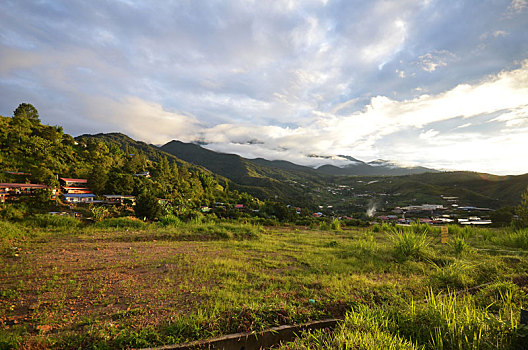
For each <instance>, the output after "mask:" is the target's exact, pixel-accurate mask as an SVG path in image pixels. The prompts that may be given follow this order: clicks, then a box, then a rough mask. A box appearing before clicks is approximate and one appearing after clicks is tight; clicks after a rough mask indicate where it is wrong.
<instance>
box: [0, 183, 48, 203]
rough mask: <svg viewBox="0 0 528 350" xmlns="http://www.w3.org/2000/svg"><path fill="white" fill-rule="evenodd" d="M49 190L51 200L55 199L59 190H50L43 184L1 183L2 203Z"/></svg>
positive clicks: (0, 197)
mask: <svg viewBox="0 0 528 350" xmlns="http://www.w3.org/2000/svg"><path fill="white" fill-rule="evenodd" d="M42 189H48V190H50V191H51V198H50V199H55V195H56V192H57V189H55V188H50V187H48V186H46V185H42V184H23V183H0V203H5V202H6V201H15V200H18V199H19V198H20V197H24V196H32V195H34V194H35V193H36V192H37V191H38V190H42Z"/></svg>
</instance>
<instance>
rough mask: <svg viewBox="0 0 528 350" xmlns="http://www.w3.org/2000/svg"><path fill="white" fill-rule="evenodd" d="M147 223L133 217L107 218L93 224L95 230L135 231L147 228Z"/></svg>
mask: <svg viewBox="0 0 528 350" xmlns="http://www.w3.org/2000/svg"><path fill="white" fill-rule="evenodd" d="M148 225H149V224H148V223H146V222H143V221H141V220H138V219H136V218H134V217H121V218H108V219H104V220H102V221H99V222H96V223H94V224H93V227H95V228H132V229H136V230H140V229H144V228H146V227H148Z"/></svg>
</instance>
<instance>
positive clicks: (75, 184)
mask: <svg viewBox="0 0 528 350" xmlns="http://www.w3.org/2000/svg"><path fill="white" fill-rule="evenodd" d="M59 181H60V184H61V189H62V193H64V194H92V191H91V190H90V189H89V188H88V180H87V179H70V178H67V177H61V178H60V179H59Z"/></svg>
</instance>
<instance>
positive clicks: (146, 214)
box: [134, 192, 161, 220]
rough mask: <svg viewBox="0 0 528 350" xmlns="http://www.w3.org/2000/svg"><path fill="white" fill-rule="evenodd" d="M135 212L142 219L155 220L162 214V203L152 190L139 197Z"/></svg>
mask: <svg viewBox="0 0 528 350" xmlns="http://www.w3.org/2000/svg"><path fill="white" fill-rule="evenodd" d="M134 212H135V214H136V217H138V218H140V219H147V220H155V219H157V218H158V217H159V216H160V215H161V205H160V204H159V201H158V198H157V197H156V196H154V195H153V194H152V193H151V192H144V193H142V194H140V195H139V196H138V197H137V199H136V205H135V207H134Z"/></svg>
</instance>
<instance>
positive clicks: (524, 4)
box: [508, 0, 528, 13]
mask: <svg viewBox="0 0 528 350" xmlns="http://www.w3.org/2000/svg"><path fill="white" fill-rule="evenodd" d="M527 8H528V1H526V0H512V2H511V3H510V5H509V6H508V11H509V12H510V13H521V12H523V11H524V10H526V9H527Z"/></svg>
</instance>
